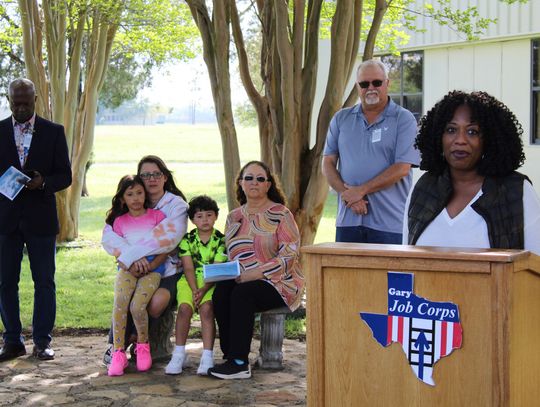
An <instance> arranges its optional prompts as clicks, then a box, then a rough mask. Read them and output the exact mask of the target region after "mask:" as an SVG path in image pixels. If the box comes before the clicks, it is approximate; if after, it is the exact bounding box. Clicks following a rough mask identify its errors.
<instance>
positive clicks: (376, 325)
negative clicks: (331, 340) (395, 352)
mask: <svg viewBox="0 0 540 407" xmlns="http://www.w3.org/2000/svg"><path fill="white" fill-rule="evenodd" d="M413 278H414V275H413V274H410V273H395V272H388V315H384V314H370V313H367V312H361V313H360V317H361V318H362V319H363V320H364V322H365V323H366V324H367V325H368V326H369V327H370V328H371V331H372V332H373V337H374V338H375V339H376V340H377V342H379V343H380V344H381V345H382V346H388V345H390V344H391V343H393V342H398V343H400V344H401V346H402V348H403V351H404V352H405V355H406V356H407V361H408V362H409V365H410V366H411V368H412V370H413V371H414V373H415V374H416V377H418V378H419V379H420V380H422V381H423V382H424V383H427V384H429V385H432V386H434V385H435V382H434V381H433V379H432V377H431V376H432V373H433V365H434V364H435V363H437V361H438V360H439V359H440V358H442V357H445V356H448V355H449V354H450V353H452V351H453V350H454V349H458V348H460V347H461V339H462V333H463V331H462V329H461V323H460V320H459V311H458V307H457V305H455V304H452V303H450V302H434V301H429V300H426V299H425V298H422V297H418V296H416V295H415V294H413Z"/></svg>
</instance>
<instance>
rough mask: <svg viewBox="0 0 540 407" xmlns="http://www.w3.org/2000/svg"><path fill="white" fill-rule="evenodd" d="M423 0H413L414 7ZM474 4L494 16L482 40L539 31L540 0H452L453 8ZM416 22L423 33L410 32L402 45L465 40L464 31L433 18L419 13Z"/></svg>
mask: <svg viewBox="0 0 540 407" xmlns="http://www.w3.org/2000/svg"><path fill="white" fill-rule="evenodd" d="M424 2H425V0H416V2H415V4H414V9H415V10H422V7H423V4H424ZM473 5H475V6H476V7H477V8H478V11H479V13H480V15H481V16H482V17H487V18H492V19H495V18H496V19H497V23H496V24H491V25H490V27H489V29H488V30H487V31H486V33H485V34H484V35H482V36H481V38H480V39H481V41H493V40H497V39H501V38H511V37H514V38H516V37H520V36H530V35H532V34H538V33H540V0H529V1H528V2H527V3H525V4H521V3H514V4H511V5H509V4H506V3H502V2H500V1H499V0H452V6H453V8H456V9H462V10H463V9H465V8H466V7H468V6H473ZM417 26H418V27H419V28H425V29H426V30H427V31H426V32H424V33H410V35H411V39H410V41H409V43H408V44H407V45H406V46H405V47H404V49H425V48H427V47H433V46H439V45H442V44H456V43H464V42H466V38H465V36H464V35H463V34H457V33H456V32H455V31H453V30H451V29H450V28H449V27H448V26H440V25H439V24H438V23H436V22H435V21H433V19H432V18H429V17H422V16H418V18H417Z"/></svg>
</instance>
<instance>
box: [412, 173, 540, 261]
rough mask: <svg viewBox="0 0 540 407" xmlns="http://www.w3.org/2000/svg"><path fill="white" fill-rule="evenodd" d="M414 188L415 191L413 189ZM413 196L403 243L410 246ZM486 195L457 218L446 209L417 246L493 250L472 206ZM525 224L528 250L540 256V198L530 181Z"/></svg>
mask: <svg viewBox="0 0 540 407" xmlns="http://www.w3.org/2000/svg"><path fill="white" fill-rule="evenodd" d="M413 189H414V188H413ZM411 194H412V191H411V193H409V197H408V198H407V202H406V204H405V215H404V220H403V244H407V240H408V236H409V223H408V217H407V214H408V212H409V204H410V201H411ZM481 196H482V190H480V191H478V193H477V194H476V196H475V197H474V198H473V199H472V200H471V201H470V202H469V204H468V205H467V206H466V207H465V208H464V209H463V210H462V211H461V212H460V213H458V214H457V215H456V216H455V217H454V218H451V217H450V216H449V215H448V211H447V210H446V208H444V209H443V210H442V211H441V212H440V213H439V214H438V215H437V216H436V217H435V219H433V221H432V222H431V223H430V224H429V225H428V226H427V227H426V229H425V230H424V231H423V232H422V234H421V235H420V237H419V238H418V240H417V241H416V245H417V246H446V247H475V248H484V249H485V248H489V247H490V245H489V237H488V229H487V224H486V222H485V220H484V218H482V216H480V215H479V214H478V212H476V211H475V210H474V209H473V208H471V205H472V204H473V203H474V202H475V201H476V200H477V199H478V198H480V197H481ZM523 223H524V235H525V236H524V237H525V242H524V243H525V250H530V251H531V252H533V253H534V254H538V255H540V199H539V198H538V195H537V194H536V191H535V190H534V188H533V186H532V185H531V183H530V182H528V181H524V182H523Z"/></svg>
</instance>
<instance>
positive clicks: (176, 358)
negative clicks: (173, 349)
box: [165, 353, 187, 374]
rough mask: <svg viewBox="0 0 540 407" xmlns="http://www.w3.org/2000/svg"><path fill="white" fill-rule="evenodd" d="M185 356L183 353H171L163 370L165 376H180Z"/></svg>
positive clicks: (184, 364)
mask: <svg viewBox="0 0 540 407" xmlns="http://www.w3.org/2000/svg"><path fill="white" fill-rule="evenodd" d="M186 363H187V355H186V354H185V353H173V354H172V357H171V360H170V362H169V364H168V365H167V367H166V368H165V374H180V373H182V368H183V367H185V366H186Z"/></svg>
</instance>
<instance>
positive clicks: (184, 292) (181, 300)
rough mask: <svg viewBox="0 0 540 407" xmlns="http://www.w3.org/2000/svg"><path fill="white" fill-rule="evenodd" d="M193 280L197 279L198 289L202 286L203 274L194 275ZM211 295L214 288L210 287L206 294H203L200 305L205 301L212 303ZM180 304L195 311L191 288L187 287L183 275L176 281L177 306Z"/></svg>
mask: <svg viewBox="0 0 540 407" xmlns="http://www.w3.org/2000/svg"><path fill="white" fill-rule="evenodd" d="M195 278H196V279H197V287H199V288H200V287H202V286H204V277H203V273H195ZM213 293H214V286H212V288H210V289H209V290H208V291H207V292H206V294H204V296H203V298H202V300H201V305H202V304H204V303H205V302H207V301H212V294H213ZM181 304H189V305H190V306H191V309H192V310H194V309H195V307H194V306H193V292H192V291H191V287H190V286H189V284H188V282H187V279H186V276H185V275H182V277H180V280H178V305H181Z"/></svg>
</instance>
